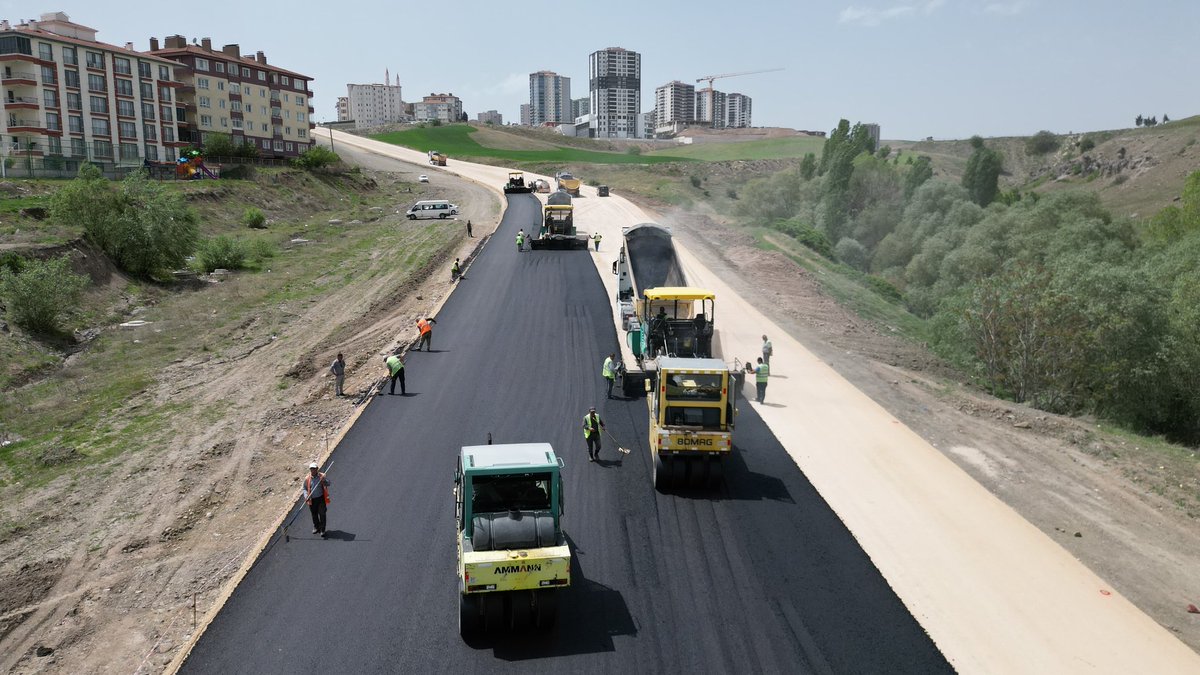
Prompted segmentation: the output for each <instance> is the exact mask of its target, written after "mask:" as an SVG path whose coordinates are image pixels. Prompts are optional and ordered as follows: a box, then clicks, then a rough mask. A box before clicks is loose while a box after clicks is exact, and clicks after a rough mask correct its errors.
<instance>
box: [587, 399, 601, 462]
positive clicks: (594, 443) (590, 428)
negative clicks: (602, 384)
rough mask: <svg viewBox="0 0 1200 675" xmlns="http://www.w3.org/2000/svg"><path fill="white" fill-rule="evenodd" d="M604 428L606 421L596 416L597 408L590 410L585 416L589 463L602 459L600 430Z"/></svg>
mask: <svg viewBox="0 0 1200 675" xmlns="http://www.w3.org/2000/svg"><path fill="white" fill-rule="evenodd" d="M603 428H604V420H602V419H600V416H599V415H597V414H596V406H592V407H590V408H588V414H586V415H584V416H583V440H584V441H586V442H587V451H588V461H589V462H594V461H596V460H598V459H600V430H601V429H603Z"/></svg>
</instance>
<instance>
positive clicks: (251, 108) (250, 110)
mask: <svg viewBox="0 0 1200 675" xmlns="http://www.w3.org/2000/svg"><path fill="white" fill-rule="evenodd" d="M246 114H248V115H252V114H254V106H253V105H251V104H249V103H247V104H246Z"/></svg>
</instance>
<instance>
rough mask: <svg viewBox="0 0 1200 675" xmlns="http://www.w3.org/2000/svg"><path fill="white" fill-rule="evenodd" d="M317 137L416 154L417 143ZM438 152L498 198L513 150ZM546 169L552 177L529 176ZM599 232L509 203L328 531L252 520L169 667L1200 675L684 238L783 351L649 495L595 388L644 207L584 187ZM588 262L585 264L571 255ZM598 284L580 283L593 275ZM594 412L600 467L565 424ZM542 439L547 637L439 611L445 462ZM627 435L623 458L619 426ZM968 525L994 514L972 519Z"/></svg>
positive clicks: (723, 340) (518, 199)
mask: <svg viewBox="0 0 1200 675" xmlns="http://www.w3.org/2000/svg"><path fill="white" fill-rule="evenodd" d="M334 133H335V138H336V141H337V143H339V144H346V145H351V146H355V147H358V148H363V149H369V150H370V151H372V152H376V153H378V154H379V155H381V156H384V157H390V158H393V159H396V160H400V161H406V162H410V163H414V164H418V165H420V164H422V163H424V161H425V157H424V155H423V154H422V153H418V152H414V151H408V150H404V149H402V148H395V147H392V146H386V145H383V144H379V143H375V142H372V141H368V140H365V139H360V138H356V137H351V136H347V135H345V134H340V133H336V132H334ZM429 170H430V171H432V172H433V173H434V175H435V178H436V174H437V173H439V172H442V171H446V172H453V173H457V174H458V175H460V176H462V177H464V178H467V179H470V180H474V181H477V182H480V183H483V184H485V185H489V186H492V188H493V189H495V190H497V191H499V189H500V186H501V185H503V184H504V183H505V180H506V171H505V170H504V169H500V168H497V167H487V166H480V165H470V164H466V163H461V162H457V161H455V160H454V159H453V158H451V159H450V161H449V162H448V163H447V166H446V167H445V168H441V167H437V168H431V169H429ZM533 178H545V177H536V176H535V177H533ZM581 193H582V194H581V196H580V198H578V199H576V200H575V202H574V205H575V215H574V217H575V225H576V227H577V228H578V229H579V231H580V232H587V233H594V232H599V233H600V234H602V236H603V240H602V244H601V246H600V250H599V251H595V250H591V251H589V252H587V253H584V252H582V251H554V250H547V251H535V252H518V251H517V250H516V249H515V247H514V246H513V244H512V242H513V237H514V235H515V233H516V231H517V229H518V228H524V229H526V231H531V229H532V228H536V227H537V224H538V220H539V218H540V214H541V209H540V208H539V205H538V203H537V202H536V201H535V200H537V199H538V198H539V197H541V195H533V196H530V195H524V194H518V195H510V197H509V203H508V208H507V210H506V212H505V216H504V219H503V222H502V223H501V225H500V227H499V229H498V230H497V232H496V234H495V235H494V237H493V240H492V241H491V242H489V244H488V245H487V246H486V247H485V248H484V250H483V252H482V253H481V254H480V255H479V256H478V257H477V258H476V259H475V260H474V262H473V264H471V265H470V266H469V267H468V268H467V269H466V271H465V278H464V279H463V280H462V281H461V282H460V284H459V286H458V288H457V289H456V290H455V292H454V293H453V294H452V295H451V297H450V298H449V300H448V301H447V303H446V304H445V306H444V307H443V308H442V309H441V311H440V312H439V313H438V316H437V318H438V329H437V331H436V335H435V337H434V344H433V347H434V350H433V351H432V352H429V353H420V354H411V355H410V358H409V374H408V383H409V385H408V389H409V395H408V396H405V397H400V396H395V397H391V396H382V397H376V398H375V399H373V400H372V401H371V402H370V403H369V405H368V406H367V407H366V409H365V410H364V411H363V413H362V415H361V417H360V418H359V420H358V422H357V423H356V424H355V425H354V426H353V427H352V428H351V429H350V431H349V433H348V434H347V435H346V436H345V438H344V439H343V441H342V442H341V443H340V444H339V445H338V447H337V448H336V449H335V450H334V453H333V459H335V460H336V461H337V468H336V471H335V472H334V473H333V474H332V475H331V479H332V480H333V483H334V488H333V494H334V503H333V505H331V508H330V534H331V536H330V538H329V540H325V541H322V540H320V539H317V538H309V537H307V536H291V537H290V541H284V540H283V538H282V536H276V537H274V538H272V539H271V540H270V543H268V545H267V547H266V548H265V549H264V550H263V551H262V552H261V554H259V556H258V558H257V561H256V563H255V565H254V566H253V568H252V569H251V570H250V572H249V574H248V575H247V576H246V578H245V579H244V580H243V581H242V583H241V584H240V585H239V586H238V587H237V589H236V590H235V591H234V592H233V594H232V596H231V597H230V599H229V601H228V603H227V604H226V605H225V606H224V609H223V610H222V612H221V613H220V614H219V615H217V616H216V618H215V620H214V621H213V622H212V623H211V625H210V626H209V628H208V630H207V631H206V632H205V633H204V635H203V637H201V638H200V640H199V642H198V644H196V646H195V648H194V649H193V651H192V655H191V657H190V658H189V659H188V661H187V662H186V664H185V670H189V671H195V672H210V671H216V670H218V669H221V670H228V669H233V670H243V671H253V672H259V671H264V672H282V671H284V670H292V669H294V668H296V667H303V668H314V667H315V668H322V669H334V670H336V671H356V672H359V671H370V672H382V671H391V670H395V669H397V668H400V669H405V670H418V669H419V670H430V669H435V668H436V669H447V668H454V669H460V668H461V669H469V670H483V669H489V670H491V669H495V668H504V667H508V668H513V669H517V668H520V669H522V670H547V671H548V670H551V669H558V668H561V667H564V666H565V667H570V668H579V669H586V670H596V671H598V670H605V671H608V670H614V669H618V668H629V667H634V668H638V669H641V670H654V671H684V670H687V671H705V672H709V671H711V672H722V671H734V670H756V671H763V672H772V671H791V672H797V671H798V672H809V671H813V672H880V671H900V672H948V671H949V670H951V669H952V668H953V669H957V670H959V671H963V672H1068V671H1070V672H1075V671H1080V670H1087V671H1093V672H1135V671H1140V672H1189V671H1191V672H1194V671H1195V669H1196V668H1197V667H1198V665H1200V662H1198V661H1197V657H1196V655H1195V654H1194V653H1193V652H1192V651H1191V650H1190V649H1188V648H1187V647H1185V646H1184V645H1183V644H1182V643H1181V642H1179V641H1178V640H1177V639H1175V638H1174V637H1173V636H1171V635H1170V634H1169V633H1168V632H1167V631H1166V630H1165V629H1163V628H1161V627H1160V626H1158V625H1157V624H1155V623H1154V622H1153V621H1151V620H1150V619H1149V618H1148V617H1146V616H1145V615H1144V614H1142V613H1141V612H1140V611H1138V610H1137V609H1136V608H1134V607H1133V606H1132V605H1131V604H1130V603H1129V602H1127V601H1126V600H1125V599H1124V598H1122V597H1121V596H1120V594H1118V593H1116V592H1115V591H1113V590H1112V589H1111V588H1110V587H1109V586H1108V585H1107V584H1106V583H1105V582H1104V581H1103V580H1102V579H1100V578H1099V577H1098V576H1096V575H1095V574H1093V573H1092V572H1091V571H1089V570H1088V569H1087V568H1086V567H1084V566H1083V565H1082V564H1081V563H1079V562H1078V561H1076V560H1075V559H1074V558H1072V557H1071V556H1070V555H1069V554H1068V553H1067V552H1066V551H1064V550H1063V549H1062V548H1061V547H1060V546H1059V545H1058V544H1056V543H1055V542H1054V541H1052V540H1050V539H1049V538H1047V537H1046V536H1045V535H1043V534H1042V533H1041V532H1040V531H1038V530H1037V529H1036V528H1034V527H1032V526H1031V525H1029V524H1028V523H1026V522H1025V521H1024V520H1023V519H1022V518H1020V517H1019V516H1018V515H1017V514H1016V513H1015V512H1013V511H1012V510H1011V509H1009V508H1008V507H1007V506H1005V505H1004V504H1003V503H1001V502H1000V501H999V500H997V499H996V498H995V497H993V496H992V495H991V494H989V493H988V492H987V491H986V490H984V489H983V488H982V487H981V486H979V485H978V484H977V483H976V482H975V481H974V480H972V479H971V478H970V477H969V476H968V475H967V474H966V473H964V472H963V471H962V470H961V469H959V468H958V467H957V466H955V465H954V464H953V463H951V462H949V461H948V460H947V459H946V458H945V457H944V456H943V455H942V454H941V453H940V452H938V451H937V450H936V449H934V448H932V447H931V446H929V444H928V443H926V442H925V441H924V440H922V439H921V438H919V437H918V436H917V435H916V434H914V433H912V432H911V431H909V430H908V429H907V428H905V427H904V425H902V424H900V423H899V421H898V420H896V419H895V418H894V417H893V416H892V415H890V414H888V413H887V412H886V411H884V410H883V409H882V408H880V407H879V406H878V405H876V404H875V403H874V402H872V401H871V400H870V399H869V398H868V397H866V396H865V395H864V394H862V393H861V392H859V391H858V390H856V389H855V388H854V387H852V386H851V385H850V384H849V383H847V382H846V381H845V380H843V379H842V378H841V377H839V376H838V375H837V374H836V373H835V372H833V370H832V369H830V368H829V367H828V366H827V365H825V364H824V363H822V362H821V361H820V360H819V359H817V358H816V357H814V356H813V355H812V354H811V353H810V352H809V351H808V350H806V349H805V348H804V347H803V346H802V345H801V344H800V343H798V342H796V341H795V340H793V339H791V338H789V337H788V336H786V335H785V334H784V333H783V331H782V330H780V329H779V328H777V327H776V326H774V325H773V324H772V323H771V322H770V321H768V320H767V319H766V318H765V317H764V316H763V315H762V314H761V313H760V312H759V311H757V310H756V309H755V308H754V307H752V306H751V305H750V304H749V303H748V302H747V301H746V300H745V299H743V298H742V297H740V296H738V295H737V294H735V293H734V291H733V290H732V289H731V288H730V287H729V285H728V284H726V283H725V282H724V281H723V280H722V279H720V278H719V277H717V276H716V275H715V274H713V273H712V272H710V271H709V270H707V269H705V268H704V267H703V266H702V265H700V264H699V263H698V261H697V260H696V258H695V257H694V256H693V255H692V254H691V253H690V252H689V251H688V250H687V249H686V248H684V247H682V246H677V251H678V254H679V260H680V264H681V267H682V268H683V271H684V272H685V274H686V276H687V279H688V281H689V283H690V284H692V285H695V286H701V287H704V288H707V289H710V290H711V291H713V292H714V293H715V295H716V298H717V301H716V310H715V320H716V330H717V335H716V336H715V337H714V340H719V343H720V345H721V346H722V350H723V352H724V354H726V355H727V357H729V356H732V355H739V356H741V355H744V356H743V358H742V360H745V357H750V356H754V355H755V353H756V351H757V348H758V344H759V336H760V335H761V334H764V333H766V334H768V335H770V336H771V339H772V341H773V342H774V345H775V356H774V358H773V362H772V365H773V366H774V367H773V377H772V378H771V384H770V389H769V392H768V397H767V402H766V403H764V404H751V403H747V402H746V401H747V397H745V396H744V395H743V396H742V399H741V403H740V410H739V416H738V418H737V429H736V431H735V433H734V444H735V451H734V452H733V453H732V456H731V458H730V462H729V464H730V466H729V467H728V468H727V470H726V472H725V481H724V483H723V484H722V485H721V486H720V487H719V488H718V489H716V490H714V491H709V490H705V491H697V492H695V493H687V492H683V493H672V494H662V493H658V492H656V491H655V490H654V489H653V487H652V485H651V481H650V478H649V476H650V475H651V470H652V467H651V465H650V458H649V453H648V451H647V438H646V437H647V434H648V428H647V420H646V403H645V401H644V400H642V399H636V398H635V399H622V400H614V401H605V400H604V398H603V385H602V381H601V379H600V377H599V364H600V362H601V361H602V360H603V358H604V356H605V355H607V354H608V353H609V352H612V351H617V350H618V349H619V348H620V347H619V345H620V344H624V342H623V339H619V333H618V330H617V329H618V328H619V327H620V323H619V320H620V317H619V316H618V312H619V309H618V307H617V304H616V303H615V302H614V299H615V297H616V295H617V278H616V277H615V276H613V275H612V273H611V266H612V262H613V260H614V259H615V256H616V250H617V242H619V240H620V238H621V236H620V235H621V229H622V228H623V227H627V226H630V225H634V224H637V223H642V222H649V221H652V220H653V218H651V217H649V216H648V215H647V214H645V213H643V212H642V211H641V209H639V208H638V207H636V206H635V205H633V204H632V203H630V202H628V201H626V200H624V199H621V198H620V197H619V195H614V196H612V197H608V198H599V197H597V195H596V191H595V189H594V188H588V187H586V186H584V187H583V188H582V190H581ZM589 261H590V262H591V263H592V264H591V265H588V264H587V263H588V262H589ZM597 282H599V283H597ZM593 404H594V405H597V407H598V408H599V410H600V413H601V415H602V416H603V417H604V418H605V421H606V422H607V424H608V430H609V432H610V434H611V438H606V439H605V450H604V451H603V453H602V461H601V462H600V463H598V464H589V463H587V462H586V461H581V458H583V457H584V452H583V447H582V446H583V442H582V438H581V436H580V431H579V422H578V421H579V418H580V417H581V416H582V414H583V412H585V411H586V409H587V407H588V406H589V405H593ZM488 434H491V435H492V438H493V440H494V441H495V442H497V443H506V442H549V443H550V444H551V445H553V446H554V448H555V450H556V451H557V452H558V454H559V455H560V456H562V457H564V458H565V460H566V468H565V469H564V481H565V492H566V503H565V519H564V522H565V529H566V532H567V535H568V537H569V540H570V544H571V547H572V552H573V557H572V565H573V569H572V586H571V588H570V589H569V590H568V591H566V597H565V598H564V603H563V606H562V607H561V609H560V618H559V626H558V628H557V630H556V631H554V632H553V633H550V634H548V635H543V634H529V635H514V636H489V637H488V638H487V639H486V640H485V641H482V642H478V643H463V642H462V641H461V640H460V639H459V637H458V632H457V631H456V630H455V625H454V623H455V613H456V604H455V596H456V589H455V584H454V574H453V561H454V542H453V538H452V529H451V528H452V527H453V505H452V499H451V494H450V493H451V487H452V485H453V482H452V481H453V475H454V469H453V467H454V460H455V457H456V453H457V452H458V450H459V448H460V447H461V446H464V445H475V444H481V443H485V442H486V440H487V437H488ZM617 441H619V444H620V445H624V446H626V447H629V448H630V449H631V450H632V452H631V454H629V455H624V456H622V455H617V454H616V452H615V448H616V446H617V445H618V442H617ZM983 533H986V534H983Z"/></svg>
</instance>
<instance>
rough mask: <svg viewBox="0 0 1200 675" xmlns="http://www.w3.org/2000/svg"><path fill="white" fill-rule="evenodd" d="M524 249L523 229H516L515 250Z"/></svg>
mask: <svg viewBox="0 0 1200 675" xmlns="http://www.w3.org/2000/svg"><path fill="white" fill-rule="evenodd" d="M524 250H525V230H523V229H521V230H517V252H518V253H520V252H521V251H524Z"/></svg>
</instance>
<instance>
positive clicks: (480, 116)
mask: <svg viewBox="0 0 1200 675" xmlns="http://www.w3.org/2000/svg"><path fill="white" fill-rule="evenodd" d="M475 121H477V122H479V123H480V124H495V125H496V126H501V125H503V124H504V116H503V115H501V114H500V112H499V111H497V110H489V111H487V112H481V113H476V114H475Z"/></svg>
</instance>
